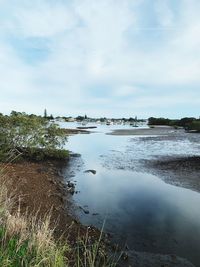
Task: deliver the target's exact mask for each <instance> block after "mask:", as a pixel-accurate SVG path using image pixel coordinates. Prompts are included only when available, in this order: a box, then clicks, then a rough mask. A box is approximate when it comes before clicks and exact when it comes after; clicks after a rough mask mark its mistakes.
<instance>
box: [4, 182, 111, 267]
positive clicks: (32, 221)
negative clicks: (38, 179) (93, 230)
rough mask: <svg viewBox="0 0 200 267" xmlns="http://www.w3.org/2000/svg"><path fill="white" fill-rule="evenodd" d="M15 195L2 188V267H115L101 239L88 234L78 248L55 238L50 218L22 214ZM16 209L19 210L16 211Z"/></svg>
mask: <svg viewBox="0 0 200 267" xmlns="http://www.w3.org/2000/svg"><path fill="white" fill-rule="evenodd" d="M15 202H16V199H15V197H14V195H13V196H12V197H11V196H9V195H8V192H7V188H6V186H5V185H2V183H1V185H0V266H2V267H115V266H116V262H115V261H114V260H112V259H113V258H112V259H111V258H109V257H107V256H106V254H105V250H104V248H103V249H102V246H101V245H100V244H101V238H102V234H101V235H100V237H99V239H98V240H97V241H96V242H94V243H91V240H90V238H89V235H88V233H86V237H85V238H84V239H79V238H78V237H77V242H76V245H75V246H72V245H70V243H69V241H66V240H65V241H64V240H62V239H60V240H56V239H55V238H54V229H52V228H51V227H50V216H49V215H47V216H46V218H44V219H43V220H39V219H38V217H37V216H34V215H32V216H27V215H22V214H21V213H20V207H18V208H17V207H15ZM14 210H15V211H14Z"/></svg>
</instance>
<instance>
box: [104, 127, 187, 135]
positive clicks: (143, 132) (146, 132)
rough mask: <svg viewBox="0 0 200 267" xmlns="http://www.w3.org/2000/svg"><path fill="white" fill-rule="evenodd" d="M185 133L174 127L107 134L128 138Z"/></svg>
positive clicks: (117, 131) (135, 129)
mask: <svg viewBox="0 0 200 267" xmlns="http://www.w3.org/2000/svg"><path fill="white" fill-rule="evenodd" d="M180 131H181V132H183V131H184V130H183V129H174V128H173V127H155V128H144V129H137V128H134V129H120V130H114V131H112V132H111V133H107V134H108V135H118V136H120V135H121V136H126V135H136V136H137V135H147V136H148V135H169V134H174V133H177V132H180Z"/></svg>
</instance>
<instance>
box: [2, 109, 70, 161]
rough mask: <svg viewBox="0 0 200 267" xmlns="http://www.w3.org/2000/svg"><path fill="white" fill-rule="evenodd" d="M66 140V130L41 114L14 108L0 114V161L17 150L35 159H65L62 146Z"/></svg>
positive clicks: (23, 155) (65, 154)
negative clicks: (28, 112) (7, 113)
mask: <svg viewBox="0 0 200 267" xmlns="http://www.w3.org/2000/svg"><path fill="white" fill-rule="evenodd" d="M66 140H67V137H66V134H65V132H64V131H63V130H62V129H60V128H59V127H58V125H57V124H55V123H52V122H51V123H50V122H49V120H47V119H45V118H43V117H40V116H36V115H33V114H32V115H27V114H26V113H20V112H16V111H12V112H11V114H10V116H7V115H5V116H4V115H2V114H0V148H1V149H0V160H1V161H3V160H4V159H5V158H8V156H10V154H11V152H16V151H17V152H18V154H20V155H21V157H26V158H32V159H35V160H42V159H45V158H65V157H67V156H68V152H67V151H66V150H63V149H62V147H63V145H64V143H65V142H66Z"/></svg>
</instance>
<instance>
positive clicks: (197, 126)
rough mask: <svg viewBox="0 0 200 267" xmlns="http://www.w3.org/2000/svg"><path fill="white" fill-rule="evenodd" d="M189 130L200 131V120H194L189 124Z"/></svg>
mask: <svg viewBox="0 0 200 267" xmlns="http://www.w3.org/2000/svg"><path fill="white" fill-rule="evenodd" d="M188 130H193V131H197V132H200V120H196V121H193V122H192V123H190V124H189V125H188Z"/></svg>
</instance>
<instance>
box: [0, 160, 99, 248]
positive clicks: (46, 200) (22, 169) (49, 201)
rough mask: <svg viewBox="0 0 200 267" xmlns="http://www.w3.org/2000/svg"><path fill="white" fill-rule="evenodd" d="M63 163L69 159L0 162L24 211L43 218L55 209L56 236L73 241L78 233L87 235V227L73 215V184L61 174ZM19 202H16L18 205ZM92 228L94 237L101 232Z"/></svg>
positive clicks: (10, 187)
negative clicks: (68, 182)
mask: <svg viewBox="0 0 200 267" xmlns="http://www.w3.org/2000/svg"><path fill="white" fill-rule="evenodd" d="M63 164H65V165H66V164H67V161H66V162H59V161H55V160H51V161H44V162H37V163H36V162H28V161H24V162H21V163H9V164H0V169H1V170H3V176H4V177H5V178H6V180H7V183H6V184H7V187H8V190H9V192H10V193H13V192H14V195H15V196H17V197H19V200H18V202H19V203H20V209H21V212H22V213H25V212H28V214H36V213H37V214H38V217H40V218H43V217H44V216H45V215H46V214H47V213H49V212H51V223H52V226H53V227H54V226H55V225H56V230H55V234H56V237H60V236H61V235H63V236H66V237H67V238H69V239H70V241H71V242H72V243H73V242H75V241H76V239H77V236H78V233H79V232H80V234H82V235H84V234H85V232H86V231H87V228H86V227H83V226H82V225H81V224H80V223H79V222H78V221H77V220H76V219H75V218H74V217H73V216H72V215H71V214H72V206H73V205H72V199H71V193H70V192H71V190H72V187H71V185H69V186H68V185H67V183H66V182H64V180H63V177H62V175H61V174H62V167H63ZM19 203H16V204H17V206H18V204H19ZM69 227H70V231H68V228H69ZM89 232H90V234H91V236H94V238H96V236H98V235H99V232H98V231H97V230H96V229H94V228H90V230H89Z"/></svg>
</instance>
